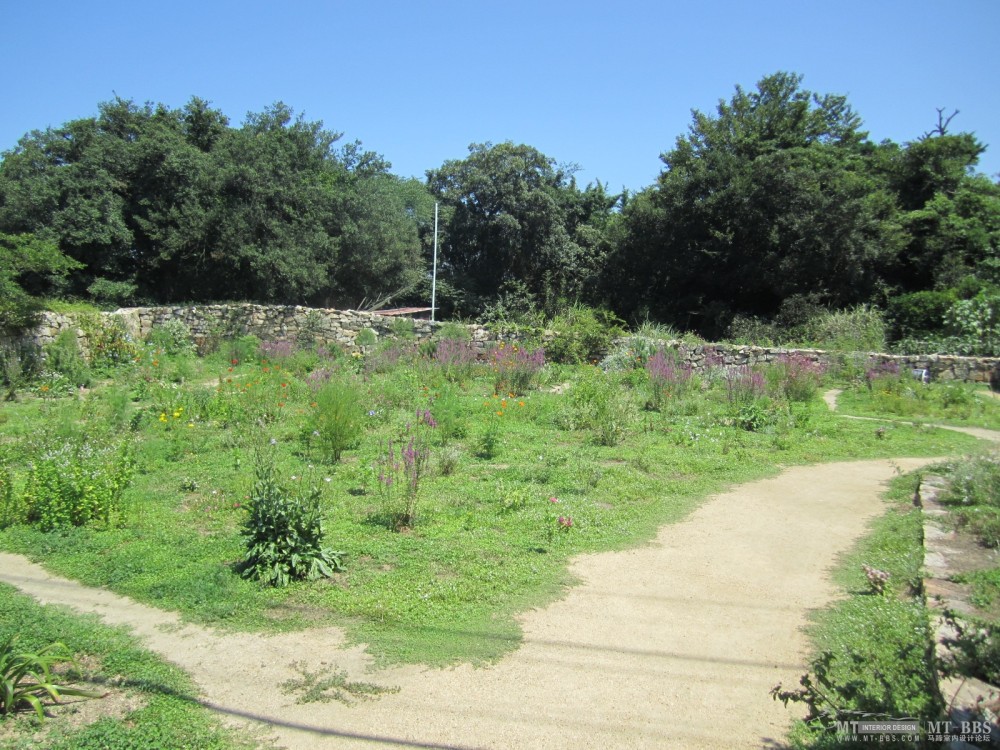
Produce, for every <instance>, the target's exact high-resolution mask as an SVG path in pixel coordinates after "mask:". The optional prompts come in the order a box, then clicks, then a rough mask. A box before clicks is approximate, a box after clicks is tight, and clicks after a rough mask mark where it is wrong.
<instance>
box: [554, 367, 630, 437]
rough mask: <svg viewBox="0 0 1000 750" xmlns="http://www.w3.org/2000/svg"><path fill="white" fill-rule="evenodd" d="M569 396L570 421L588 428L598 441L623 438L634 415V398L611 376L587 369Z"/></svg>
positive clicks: (580, 426)
mask: <svg viewBox="0 0 1000 750" xmlns="http://www.w3.org/2000/svg"><path fill="white" fill-rule="evenodd" d="M569 396H570V407H569V408H570V414H569V415H568V416H569V424H570V425H572V426H574V427H576V428H583V429H589V430H590V431H591V433H592V434H593V436H594V441H595V442H596V443H597V444H598V445H605V446H614V445H618V444H619V443H620V442H621V441H622V440H624V439H625V436H626V434H628V430H629V428H630V426H631V425H632V422H633V421H634V419H635V412H636V409H635V402H634V400H633V399H632V394H631V393H630V392H629V391H628V390H627V389H625V388H623V387H622V386H621V384H620V383H619V382H617V381H616V380H615V379H614V377H613V376H611V375H605V374H603V373H602V372H601V371H600V370H596V369H593V370H590V371H588V372H587V373H586V374H585V376H584V377H583V378H582V379H581V380H580V381H579V382H577V383H576V384H574V386H573V388H572V389H571V390H570V393H569Z"/></svg>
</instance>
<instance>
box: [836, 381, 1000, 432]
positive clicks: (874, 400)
mask: <svg viewBox="0 0 1000 750" xmlns="http://www.w3.org/2000/svg"><path fill="white" fill-rule="evenodd" d="M984 396H985V397H984ZM837 408H838V410H839V411H841V412H843V413H844V414H852V415H856V416H864V417H881V418H885V417H895V418H898V419H905V420H916V421H930V422H939V423H941V424H950V425H962V426H971V427H985V428H988V429H993V430H998V429H1000V399H994V398H989V396H988V389H987V386H985V385H973V384H970V383H957V382H932V383H928V384H926V385H923V384H921V383H919V382H917V381H916V380H914V379H912V378H909V377H908V376H902V377H887V378H877V379H875V380H874V381H873V382H872V383H871V387H869V386H868V385H867V384H866V383H856V384H854V385H852V387H849V388H848V389H846V390H845V391H844V392H843V393H841V394H840V396H839V397H838V398H837Z"/></svg>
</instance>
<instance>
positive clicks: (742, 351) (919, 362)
mask: <svg viewBox="0 0 1000 750" xmlns="http://www.w3.org/2000/svg"><path fill="white" fill-rule="evenodd" d="M100 317H101V319H102V320H104V321H110V320H117V321H119V322H120V324H121V325H122V326H124V328H125V329H126V330H127V331H128V332H129V334H130V335H131V336H132V337H133V339H135V340H142V339H145V338H146V337H148V336H149V333H150V331H152V329H153V328H154V327H156V326H159V325H162V324H163V323H165V322H166V321H168V320H179V321H181V322H183V323H184V324H185V325H186V326H187V327H188V328H189V329H190V331H191V334H192V336H193V337H194V340H195V343H197V344H198V345H199V346H205V345H206V344H208V343H210V342H211V341H212V340H213V339H219V340H221V339H225V338H229V337H233V336H242V335H246V334H253V335H255V336H257V337H259V338H260V339H261V340H263V341H300V342H301V341H314V342H316V343H322V344H326V345H336V346H339V347H341V348H342V349H344V350H346V351H348V352H353V351H359V350H363V349H364V348H365V347H363V346H361V345H359V344H358V342H357V337H358V334H359V333H360V332H361V331H364V330H366V329H368V330H371V331H373V332H374V333H375V335H376V337H377V338H380V339H381V338H386V337H390V338H391V337H394V336H396V335H398V331H399V326H404V325H405V326H412V330H413V333H414V335H415V337H416V339H417V340H418V341H426V340H428V339H430V338H431V337H432V336H433V335H434V332H435V331H436V330H437V329H438V328H439V327H440V326H441V324H440V323H432V322H431V321H429V320H414V319H412V318H399V317H395V316H393V317H390V316H386V315H380V314H378V313H370V312H361V311H357V310H333V309H322V308H309V307H299V306H277V305H252V304H229V305H196V306H189V307H134V308H126V309H122V310H117V311H115V312H110V313H101V314H100ZM468 328H469V333H470V336H471V339H472V341H473V344H474V345H475V346H476V348H477V349H478V351H479V353H480V355H485V353H486V352H487V351H488V350H489V349H490V347H492V346H493V345H494V344H495V343H496V342H497V341H498V340H499V339H500V338H501V337H500V336H498V335H497V334H495V333H492V332H490V331H488V330H487V329H486V328H484V327H483V326H479V325H470V326H468ZM64 330H72V331H74V332H75V333H76V335H77V338H78V341H79V343H80V348H81V350H82V351H84V352H87V351H88V346H87V343H88V342H87V334H86V326H85V325H82V321H81V319H80V318H79V316H75V315H71V314H70V315H65V314H59V313H44V314H43V316H42V319H41V322H40V324H39V326H38V327H37V328H36V329H35V330H34V332H33V333H32V334H31V338H33V339H34V341H35V342H36V343H38V344H40V345H42V346H44V345H45V344H47V343H49V342H51V341H52V340H54V339H55V338H56V337H57V336H58V335H59V334H60V333H61V332H62V331H64ZM664 346H665V347H667V348H671V349H673V350H674V351H676V352H677V355H678V357H679V359H680V360H681V361H682V362H686V363H688V364H690V365H691V366H692V367H693V368H695V369H696V370H701V369H704V368H706V367H707V366H708V365H709V364H710V363H715V364H721V365H724V366H740V365H757V364H765V363H767V362H773V361H775V360H777V359H779V358H780V357H783V356H787V355H789V354H793V353H794V354H796V355H798V356H800V357H805V358H807V359H809V360H811V361H813V362H817V363H819V364H822V365H825V366H831V365H835V364H839V363H840V361H841V360H842V358H843V356H844V355H842V354H839V353H833V352H826V351H822V350H819V349H783V348H774V347H756V346H736V345H728V344H706V345H702V346H691V345H687V344H684V343H682V342H679V341H669V342H664ZM861 356H862V359H863V361H867V362H876V363H883V362H884V363H894V364H895V365H896V366H898V367H899V368H900V370H926V371H927V372H928V374H929V376H930V378H931V379H932V380H957V381H966V382H977V383H991V384H992V385H993V387H994V390H1000V358H989V357H957V356H950V355H944V354H926V355H894V354H883V353H874V352H873V353H869V354H863V355H861Z"/></svg>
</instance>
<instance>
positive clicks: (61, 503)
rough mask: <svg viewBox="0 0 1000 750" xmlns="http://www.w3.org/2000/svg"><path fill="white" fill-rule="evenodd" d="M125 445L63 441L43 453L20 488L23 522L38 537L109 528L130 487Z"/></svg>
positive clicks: (128, 455) (129, 459) (130, 461)
mask: <svg viewBox="0 0 1000 750" xmlns="http://www.w3.org/2000/svg"><path fill="white" fill-rule="evenodd" d="M133 470H134V463H133V459H132V448H131V445H130V444H129V443H127V442H125V441H120V442H117V443H102V442H99V441H96V440H79V439H69V440H65V441H62V442H61V443H58V444H56V445H55V446H52V447H50V448H48V449H46V450H43V452H42V453H41V455H39V456H38V457H37V458H36V459H35V460H34V461H33V462H32V464H31V468H30V469H29V470H28V475H27V479H26V480H25V486H24V506H25V512H26V514H27V520H28V522H30V523H35V524H37V525H38V526H39V528H41V529H42V530H43V531H50V530H52V529H57V528H62V527H67V526H83V525H85V524H88V523H91V522H93V521H100V522H102V523H104V524H106V525H110V524H111V523H112V522H113V521H115V520H116V519H119V518H120V517H121V516H122V513H123V507H122V496H123V495H124V493H125V490H126V489H127V488H128V485H129V484H130V483H131V481H132V474H133Z"/></svg>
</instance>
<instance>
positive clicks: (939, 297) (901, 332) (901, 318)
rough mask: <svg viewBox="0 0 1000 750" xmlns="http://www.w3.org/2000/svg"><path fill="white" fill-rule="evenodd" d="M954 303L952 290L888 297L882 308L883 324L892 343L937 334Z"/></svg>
mask: <svg viewBox="0 0 1000 750" xmlns="http://www.w3.org/2000/svg"><path fill="white" fill-rule="evenodd" d="M954 303H955V292H954V291H952V290H947V291H938V290H929V289H928V290H925V291H921V292H912V293H910V294H901V295H899V296H898V297H892V298H891V299H890V300H889V302H888V305H887V307H886V314H885V317H886V321H887V323H888V325H889V331H890V334H891V336H892V339H893V340H894V341H898V340H899V339H905V338H911V337H926V336H929V335H935V334H938V333H940V332H941V330H942V329H943V328H944V320H945V315H946V314H947V312H948V310H949V308H951V306H952V305H953V304H954Z"/></svg>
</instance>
